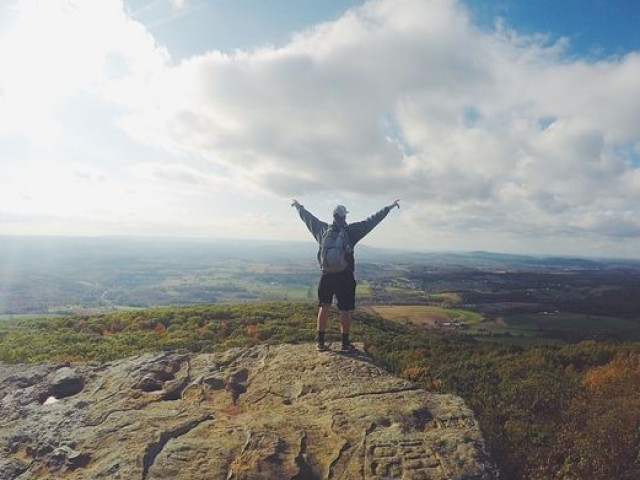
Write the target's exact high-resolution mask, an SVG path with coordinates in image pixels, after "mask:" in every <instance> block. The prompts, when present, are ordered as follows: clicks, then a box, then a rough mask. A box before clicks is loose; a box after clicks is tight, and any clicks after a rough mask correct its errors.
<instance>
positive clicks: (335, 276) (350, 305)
mask: <svg viewBox="0 0 640 480" xmlns="http://www.w3.org/2000/svg"><path fill="white" fill-rule="evenodd" d="M334 295H335V296H336V298H337V299H338V310H344V311H350V310H354V309H355V308H356V279H355V277H354V276H353V272H352V271H351V270H345V271H344V272H338V273H325V274H323V275H322V278H320V284H319V285H318V302H319V304H320V306H322V305H326V304H329V305H331V304H332V303H333V296H334Z"/></svg>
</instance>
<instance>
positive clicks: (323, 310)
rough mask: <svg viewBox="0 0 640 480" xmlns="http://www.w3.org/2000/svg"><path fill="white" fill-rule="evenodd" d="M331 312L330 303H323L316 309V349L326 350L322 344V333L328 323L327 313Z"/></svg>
mask: <svg viewBox="0 0 640 480" xmlns="http://www.w3.org/2000/svg"><path fill="white" fill-rule="evenodd" d="M330 313H331V304H328V303H323V304H322V305H320V308H319V309H318V321H317V326H318V339H317V341H316V346H317V348H318V350H326V347H325V345H324V334H325V332H326V331H327V325H328V323H329V314H330Z"/></svg>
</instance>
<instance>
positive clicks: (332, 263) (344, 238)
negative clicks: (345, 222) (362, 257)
mask: <svg viewBox="0 0 640 480" xmlns="http://www.w3.org/2000/svg"><path fill="white" fill-rule="evenodd" d="M351 252H352V249H351V242H350V240H349V235H348V234H347V231H346V230H345V229H344V228H339V227H333V226H331V227H329V228H328V229H327V231H326V232H324V234H323V235H322V242H321V243H320V251H319V252H318V263H319V264H320V268H321V269H322V271H323V272H324V273H337V272H342V271H344V270H346V269H347V268H348V267H349V259H348V258H349V254H350V253H351Z"/></svg>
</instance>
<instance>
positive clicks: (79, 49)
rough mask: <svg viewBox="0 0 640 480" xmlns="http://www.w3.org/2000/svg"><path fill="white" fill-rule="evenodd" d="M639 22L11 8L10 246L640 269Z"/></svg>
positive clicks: (629, 17)
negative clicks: (587, 263) (135, 246)
mask: <svg viewBox="0 0 640 480" xmlns="http://www.w3.org/2000/svg"><path fill="white" fill-rule="evenodd" d="M638 24H640V3H639V2H636V1H635V0H620V1H617V2H601V1H599V0H585V1H577V0H567V1H564V2H554V1H551V0H540V1H536V2H528V1H526V0H498V1H496V2H483V1H480V0H370V1H357V0H348V1H340V0H326V1H322V2H317V1H316V0H300V1H297V2H288V1H286V0H274V1H272V2H262V1H259V0H242V1H237V2H223V1H221V0H211V1H205V0H104V1H100V2H96V1H95V0H73V1H70V0H49V1H47V2H39V1H37V0H10V1H8V2H3V3H2V5H1V6H0V68H1V69H2V72H3V73H2V75H0V158H1V159H2V160H1V161H0V178H1V179H2V180H1V183H0V186H1V187H0V235H68V236H75V235H80V236H82V235H90V236H101V235H125V236H141V235H142V236H162V237H203V238H253V239H267V240H310V236H309V234H308V232H307V231H306V229H305V228H304V226H303V225H302V224H301V222H300V220H299V219H298V218H297V215H296V213H295V211H294V210H293V209H291V208H290V202H291V199H292V198H296V199H298V200H299V201H300V202H301V203H302V204H304V205H305V206H306V207H307V208H308V209H309V210H311V211H312V212H314V213H315V214H317V215H318V216H319V217H321V218H324V219H327V218H328V217H329V216H330V213H331V209H332V208H333V206H334V204H335V203H344V204H346V205H347V207H348V208H349V210H350V212H351V213H350V219H351V220H358V219H361V218H364V217H366V216H368V215H369V214H372V213H374V212H375V211H377V210H378V209H379V208H381V207H382V206H384V205H386V204H388V203H390V202H391V201H393V200H394V199H395V198H400V199H401V205H402V208H401V209H400V210H394V211H393V212H392V213H391V214H390V215H389V217H388V218H387V219H386V220H385V221H384V222H383V223H382V224H381V225H380V226H379V227H378V228H377V229H376V230H375V231H374V232H372V234H371V235H370V236H369V237H367V238H366V240H365V242H366V243H367V244H369V245H372V246H380V247H391V248H399V249H413V250H448V251H451V250H487V251H494V252H512V253H540V254H568V255H574V256H606V257H612V256H615V257H628V258H640V246H639V242H638V239H639V237H640V201H639V200H640V82H638V79H639V78H640V33H639V32H638V29H637V25H638Z"/></svg>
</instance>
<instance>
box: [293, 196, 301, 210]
mask: <svg viewBox="0 0 640 480" xmlns="http://www.w3.org/2000/svg"><path fill="white" fill-rule="evenodd" d="M291 206H292V207H296V208H300V207H301V206H302V205H300V202H298V200H296V199H295V198H294V199H293V202H292V203H291Z"/></svg>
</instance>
